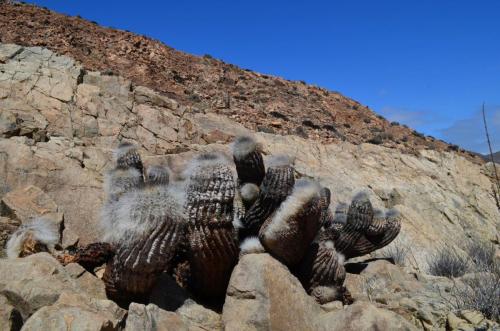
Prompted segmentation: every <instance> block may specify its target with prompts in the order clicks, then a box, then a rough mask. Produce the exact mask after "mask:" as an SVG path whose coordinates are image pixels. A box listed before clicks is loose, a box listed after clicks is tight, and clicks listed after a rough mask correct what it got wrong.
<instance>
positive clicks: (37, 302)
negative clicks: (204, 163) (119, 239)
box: [0, 3, 500, 330]
mask: <svg viewBox="0 0 500 331" xmlns="http://www.w3.org/2000/svg"><path fill="white" fill-rule="evenodd" d="M0 31H1V33H0V39H1V40H0V245H1V247H2V248H3V247H4V246H5V243H6V241H7V239H8V238H9V236H11V235H12V233H14V232H15V231H16V230H18V229H19V228H20V227H21V226H22V225H25V224H26V223H27V222H28V220H29V219H30V218H31V217H33V216H40V215H44V216H46V217H50V218H51V219H52V220H53V221H54V222H55V223H56V224H57V226H58V227H60V229H61V232H62V233H61V237H60V243H59V244H58V245H59V246H60V247H59V248H61V249H65V250H68V251H71V250H75V249H76V248H77V247H83V246H84V245H86V244H89V243H93V242H96V241H100V240H101V239H102V228H101V225H100V222H99V220H100V217H101V216H100V211H101V208H102V206H103V202H104V192H103V184H104V183H103V182H104V176H105V173H106V171H108V170H109V169H110V168H112V166H113V161H112V160H113V149H114V148H116V146H117V145H118V144H119V143H120V142H129V143H132V144H133V145H135V146H137V147H138V149H139V153H140V156H141V157H142V160H143V161H144V165H145V168H150V167H151V166H153V165H163V166H168V167H169V168H170V169H171V179H172V181H177V180H179V181H181V179H182V176H183V175H182V172H183V170H184V169H185V168H186V164H187V162H188V161H189V160H190V159H191V158H192V157H193V156H195V155H197V154H199V153H200V152H205V151H218V152H222V153H225V154H227V155H230V153H231V149H230V142H232V141H233V140H234V138H235V137H236V136H239V135H242V134H245V135H251V136H253V137H255V139H256V140H257V141H258V143H259V145H260V146H261V149H262V154H263V157H264V161H265V162H268V160H269V159H270V157H271V156H272V155H277V154H286V155H288V156H291V157H292V158H293V162H294V165H293V168H294V171H295V172H294V176H295V178H300V177H306V178H310V179H314V180H316V181H317V182H319V183H320V184H321V186H323V187H326V188H329V190H330V191H331V203H330V211H331V212H332V213H333V214H341V213H343V212H344V213H345V209H346V207H345V206H346V205H345V204H349V203H350V202H351V199H353V197H354V196H355V195H356V194H357V193H359V192H361V191H362V192H365V193H366V194H367V195H368V197H369V199H370V201H371V203H372V204H373V206H374V207H375V208H376V209H380V210H383V211H386V210H390V209H395V210H397V211H399V215H400V221H401V230H400V233H399V235H398V236H397V238H396V239H395V240H394V241H393V242H392V243H391V244H390V245H389V246H387V247H385V248H383V249H382V250H378V251H375V252H373V253H371V254H368V255H365V256H362V257H357V258H355V259H351V260H347V261H346V263H345V269H346V271H347V274H346V279H345V283H344V285H345V286H346V288H347V289H348V290H349V291H350V295H351V296H352V298H349V299H352V301H353V302H354V303H352V304H347V303H346V302H343V301H340V300H335V301H332V302H328V303H326V304H324V303H322V304H320V303H317V302H316V301H315V300H314V299H313V298H312V297H311V296H310V295H308V294H307V293H306V291H305V290H304V288H303V286H302V284H301V283H300V282H299V280H298V279H297V278H296V277H295V275H294V274H293V272H294V270H293V269H292V268H288V267H287V266H286V265H284V264H283V263H281V262H279V261H278V259H276V258H274V257H273V255H272V254H268V253H261V254H246V255H243V256H241V257H240V258H239V261H238V263H237V265H236V266H235V268H234V270H233V271H232V275H231V279H230V282H229V286H228V288H227V292H226V295H225V299H224V302H223V305H219V306H217V307H215V308H214V307H213V306H210V305H202V304H200V303H203V302H201V301H199V300H198V298H197V297H196V296H192V295H191V293H189V292H186V291H185V290H183V289H181V288H179V287H178V286H177V285H176V284H175V281H173V280H172V279H171V278H168V279H167V280H164V282H162V283H161V286H158V288H155V289H154V291H153V294H152V295H151V300H150V301H148V302H147V303H145V304H140V303H131V304H130V306H128V307H125V308H124V307H119V306H118V305H117V304H116V303H115V302H113V301H111V300H109V298H108V297H107V296H106V292H105V286H104V283H103V281H101V279H100V278H101V277H102V274H103V272H104V270H103V269H102V268H96V269H93V270H85V269H84V268H83V267H82V266H81V265H79V264H76V263H69V264H67V265H62V264H61V263H59V262H60V261H58V260H56V259H55V258H54V257H53V256H51V255H50V254H48V253H38V254H34V255H30V256H28V257H23V258H14V259H12V258H11V259H6V258H3V255H4V252H3V251H2V253H1V254H0V257H2V258H0V325H2V326H3V325H8V326H9V330H19V329H21V327H22V330H42V329H51V330H52V329H53V330H59V329H66V328H69V326H68V325H72V326H73V328H74V329H78V330H79V329H85V330H123V329H125V330H142V329H144V330H154V329H155V328H157V329H161V327H162V326H165V329H168V330H170V329H172V330H223V329H224V330H284V329H288V330H392V329H394V330H396V329H397V330H464V329H467V330H469V329H470V330H473V329H475V328H476V329H495V328H498V323H497V322H498V321H496V322H495V321H493V320H492V319H495V318H494V316H495V315H494V314H493V315H490V316H485V314H483V313H482V312H478V311H477V310H474V309H465V308H463V306H457V304H456V300H455V299H456V296H454V295H455V294H454V293H456V291H457V288H458V289H460V288H462V287H463V286H465V285H464V284H468V283H467V282H470V281H471V280H473V281H477V280H478V279H479V280H480V281H481V283H483V284H484V283H487V281H489V280H490V279H491V278H489V277H490V276H489V275H490V273H488V272H489V271H488V272H485V271H484V270H482V271H481V272H478V270H475V269H471V270H469V269H467V270H464V271H463V272H462V273H461V274H454V275H452V276H450V275H447V276H448V277H445V276H444V275H431V273H432V272H431V271H430V269H431V268H430V265H431V264H432V261H433V259H434V257H435V254H436V253H437V252H440V251H442V250H443V249H444V248H446V249H452V250H453V251H454V252H456V253H457V254H458V255H459V256H467V255H468V254H470V251H469V247H470V243H481V244H484V245H488V247H493V254H496V256H495V257H494V258H495V259H496V261H498V258H499V256H500V253H499V251H500V250H499V244H500V234H499V228H500V214H499V210H498V208H497V206H496V203H495V200H494V199H493V197H492V195H491V188H492V184H493V172H492V169H493V168H492V167H493V165H492V164H491V163H485V162H484V161H482V160H480V158H479V157H475V156H471V155H469V153H466V152H463V151H460V150H457V148H456V147H454V146H450V145H447V144H445V143H444V142H440V141H436V140H434V139H432V138H429V137H422V136H420V135H419V134H418V133H415V132H413V131H412V130H411V129H409V128H405V127H403V126H400V125H398V124H395V123H393V124H392V125H391V123H388V122H387V121H386V120H384V119H381V118H379V117H377V116H376V114H374V113H373V112H372V111H371V110H369V109H368V108H366V107H364V106H362V105H360V104H358V103H356V102H355V101H353V100H351V99H348V98H346V97H344V96H342V95H340V94H338V93H335V92H329V91H326V90H324V89H321V88H318V87H312V86H308V85H305V84H302V83H300V82H290V81H286V80H283V79H281V78H277V77H269V76H266V75H263V74H257V73H254V72H251V71H246V70H242V69H239V68H237V67H235V66H232V65H229V64H225V63H223V62H220V61H218V60H215V59H212V58H209V57H201V58H200V57H196V56H192V55H188V54H185V53H182V52H179V51H176V50H173V49H171V48H169V47H168V46H165V45H163V44H161V43H159V42H157V41H154V40H151V39H149V38H147V37H143V36H137V35H134V34H132V33H129V32H124V31H119V30H114V29H108V28H103V27H100V26H98V25H96V24H94V23H91V22H87V21H85V20H83V19H81V18H78V17H67V16H64V15H60V14H57V13H54V12H51V11H48V10H46V9H41V8H38V7H34V6H30V5H21V4H17V5H11V4H4V3H2V4H0ZM231 162H232V161H231ZM484 247H486V246H484ZM434 260H435V259H434ZM474 263H475V262H474ZM490 271H491V270H490ZM478 277H479V278H478ZM481 277H482V278H481ZM496 277H497V278H496V281H497V283H498V275H496ZM493 285H495V284H493ZM461 286H462V287H461ZM499 288H500V287H498V286H497V287H495V286H493V291H491V293H493V295H495V294H496V293H498V292H495V291H498V289H499ZM481 289H484V287H481ZM498 297H500V296H497V297H494V300H496V301H494V300H492V302H496V303H498ZM495 298H496V299H495ZM291 303H293V304H291ZM485 311H486V310H485ZM493 311H494V309H493ZM496 314H497V315H496V316H497V318H498V309H497V310H496ZM491 316H493V318H492V317H491ZM159 326H160V327H159Z"/></svg>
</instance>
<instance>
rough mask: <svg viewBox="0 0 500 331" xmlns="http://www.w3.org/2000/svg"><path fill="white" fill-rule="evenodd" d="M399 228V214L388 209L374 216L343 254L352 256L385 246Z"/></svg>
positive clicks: (393, 237)
mask: <svg viewBox="0 0 500 331" xmlns="http://www.w3.org/2000/svg"><path fill="white" fill-rule="evenodd" d="M400 230H401V218H400V214H399V213H398V212H397V211H395V210H390V211H388V212H387V213H386V214H385V215H382V216H381V217H375V218H374V219H373V222H372V223H371V224H370V226H369V228H368V229H367V230H366V232H365V233H364V234H363V235H361V236H360V237H359V239H358V240H357V241H356V243H355V244H353V245H352V246H351V247H349V248H348V249H346V250H345V255H346V257H347V258H353V257H357V256H362V255H365V254H369V253H371V252H373V251H375V250H377V249H380V248H382V247H384V246H387V245H389V244H390V243H391V242H392V241H393V240H394V239H395V238H396V237H397V235H398V234H399V231H400Z"/></svg>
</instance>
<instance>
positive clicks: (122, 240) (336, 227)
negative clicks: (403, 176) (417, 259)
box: [60, 136, 401, 306]
mask: <svg viewBox="0 0 500 331" xmlns="http://www.w3.org/2000/svg"><path fill="white" fill-rule="evenodd" d="M232 154H233V155H232V156H233V159H232V160H231V159H230V158H228V157H226V156H225V155H224V154H222V153H205V154H200V155H197V156H196V157H194V158H193V159H192V160H191V161H190V163H189V164H188V166H187V167H186V169H185V171H184V172H183V174H182V176H180V177H181V178H182V179H181V180H176V181H171V180H170V176H169V174H170V171H169V169H167V168H164V167H158V166H155V167H149V168H144V166H143V163H142V161H141V158H140V155H139V153H138V151H137V149H136V148H135V147H134V146H132V145H130V144H122V145H120V146H119V147H118V148H117V150H116V151H115V163H114V168H113V169H111V170H110V171H109V172H108V173H107V174H106V177H105V187H104V189H105V193H106V200H105V203H104V206H103V212H102V225H103V228H104V240H103V241H104V242H103V243H95V244H91V245H89V246H87V247H83V248H79V249H77V250H76V251H74V252H72V253H71V254H66V256H65V257H64V258H61V259H60V260H61V262H63V263H68V262H78V263H80V264H81V265H83V266H84V267H85V268H86V269H88V270H92V269H93V268H94V267H95V266H96V265H99V264H102V263H104V262H105V263H106V268H105V273H104V276H103V280H104V282H105V285H106V291H107V294H108V296H109V297H110V298H112V299H113V300H115V301H116V302H118V303H119V304H121V305H124V306H126V305H128V303H129V302H131V301H136V302H146V301H147V300H148V296H149V294H150V292H151V290H152V288H153V287H154V285H155V284H156V282H157V281H158V280H159V279H160V275H161V274H162V273H168V274H170V275H172V276H173V277H174V279H175V280H176V281H177V282H178V283H179V285H181V286H183V287H187V288H188V289H189V290H191V291H192V292H193V293H194V294H195V295H197V296H198V297H204V298H209V299H210V298H211V299H213V298H223V296H224V295H225V292H226V288H227V285H228V283H229V278H230V275H231V272H232V270H233V268H234V266H235V265H236V263H237V261H238V257H239V256H240V255H242V254H249V253H259V252H267V253H269V254H271V255H272V256H274V257H275V258H276V259H278V260H280V261H281V262H282V263H284V264H285V265H287V266H288V267H289V268H290V270H291V271H292V272H293V273H294V274H295V275H296V276H297V277H298V278H299V279H300V281H301V282H302V284H303V286H304V288H305V289H306V291H307V292H308V293H309V294H310V295H312V296H313V297H314V298H315V299H316V300H317V301H318V302H320V303H326V302H329V301H332V300H339V299H340V300H344V301H349V300H348V298H349V294H348V292H347V290H346V289H345V287H344V286H343V283H344V280H345V276H346V271H345V268H344V261H345V260H346V259H349V258H352V257H356V256H361V255H364V254H368V253H371V252H372V251H374V250H376V249H379V248H381V247H383V246H385V245H387V244H389V243H390V242H391V241H392V240H394V238H395V237H396V236H397V235H398V233H399V231H400V227H401V221H400V218H399V214H397V213H396V212H394V211H389V212H387V213H380V212H375V211H374V209H373V207H372V205H371V203H370V201H369V199H368V196H367V195H366V194H358V195H356V196H355V197H354V198H353V200H352V202H351V204H350V205H349V206H348V208H347V210H346V212H345V213H344V212H342V213H339V214H338V215H337V213H336V214H335V215H334V214H333V213H332V212H331V210H330V199H331V192H330V190H329V189H328V188H326V187H322V186H321V185H320V184H319V183H318V182H317V181H315V180H312V179H307V178H297V179H296V178H295V175H296V174H295V170H294V167H293V162H292V160H291V159H290V158H289V157H287V156H284V155H282V156H271V157H269V158H267V162H264V157H263V155H262V152H261V150H260V147H259V145H258V144H257V143H256V141H255V140H254V138H252V137H249V136H243V137H238V138H237V139H236V140H235V141H234V143H233V145H232ZM339 215H340V216H342V217H337V216H339Z"/></svg>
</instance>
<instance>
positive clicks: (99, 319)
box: [22, 292, 146, 331]
mask: <svg viewBox="0 0 500 331" xmlns="http://www.w3.org/2000/svg"><path fill="white" fill-rule="evenodd" d="M126 315H127V312H126V311H125V310H123V309H121V308H120V307H118V305H117V304H116V303H114V302H113V301H110V300H102V299H93V298H89V297H87V296H83V295H79V294H76V293H70V292H63V293H62V294H61V295H60V297H59V299H58V300H57V301H56V302H55V303H54V304H53V305H50V306H46V307H43V308H41V309H40V310H38V311H37V312H36V313H35V314H33V316H31V317H30V318H29V319H28V320H27V321H26V323H25V324H24V325H23V328H22V330H24V331H28V330H29V331H31V330H33V331H35V330H89V331H94V330H95V331H101V330H102V331H104V330H106V331H107V330H120V329H121V328H122V326H123V322H124V319H125V316H126ZM136 330H140V329H136ZM144 330H146V329H144Z"/></svg>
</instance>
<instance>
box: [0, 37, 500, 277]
mask: <svg viewBox="0 0 500 331" xmlns="http://www.w3.org/2000/svg"><path fill="white" fill-rule="evenodd" d="M0 53H1V54H4V58H5V61H4V63H0V69H2V71H3V72H2V74H1V78H2V79H0V93H2V98H0V109H1V111H2V114H7V113H9V114H11V115H9V116H10V117H9V116H7V115H2V116H3V117H2V118H6V119H7V120H6V121H7V122H8V121H9V120H8V118H11V117H12V116H13V117H14V118H16V121H15V122H16V126H17V129H16V130H14V131H13V132H14V133H13V134H6V133H4V134H3V137H4V138H3V139H0V169H2V174H3V175H0V187H1V188H3V189H1V190H0V192H2V190H3V191H4V192H6V191H11V190H15V189H18V188H24V187H26V186H28V185H36V186H38V187H39V188H40V189H42V190H43V191H44V192H46V193H47V194H48V196H50V197H51V198H52V199H53V200H54V202H55V203H56V204H57V205H58V206H59V208H60V211H61V212H64V213H65V215H66V217H65V226H66V229H67V230H68V231H70V232H72V233H73V234H76V235H77V236H79V237H80V240H81V243H82V244H84V243H88V242H91V241H95V240H97V239H98V238H99V227H98V226H97V220H98V218H99V209H100V206H101V203H102V198H103V197H102V189H101V187H102V175H103V172H104V171H105V169H106V166H107V164H108V162H109V159H110V151H111V149H112V148H113V147H115V146H116V144H117V143H118V141H120V140H128V141H131V142H134V143H136V144H138V145H139V146H141V149H142V153H143V156H144V159H145V161H146V163H148V162H149V163H161V162H164V163H167V164H169V165H172V166H173V167H174V168H175V167H177V168H178V169H182V165H183V164H184V162H185V161H186V159H187V157H185V156H181V155H179V157H177V156H172V155H170V156H162V155H165V154H171V153H178V152H183V151H189V150H191V151H200V150H214V149H215V150H222V151H226V152H227V151H228V149H227V147H226V146H220V145H219V144H218V143H227V142H228V140H230V139H231V138H232V137H234V136H235V135H238V134H242V133H249V131H248V130H247V129H245V128H244V127H243V126H241V125H240V124H238V123H236V122H233V121H232V120H230V119H228V118H226V117H223V116H219V115H216V114H213V113H202V112H199V111H197V110H196V109H194V108H192V107H189V106H188V107H186V106H183V105H181V104H179V103H177V102H176V101H174V100H171V99H169V98H167V97H165V96H164V95H162V94H160V93H157V92H155V91H153V90H151V89H148V88H145V87H139V86H138V87H136V86H133V85H132V84H131V83H130V81H127V80H125V79H123V78H121V77H119V76H107V75H102V74H100V73H98V72H85V71H83V70H82V68H81V66H80V65H79V64H77V63H75V62H74V61H73V60H71V59H69V58H67V57H65V56H59V55H56V54H54V53H52V52H50V51H48V50H46V49H43V48H39V47H32V48H29V47H27V48H23V47H17V46H15V45H6V44H1V45H0ZM49 78H50V79H49ZM7 126H8V125H7ZM11 131H12V130H11ZM9 132H10V131H9ZM35 133H36V134H35ZM42 133H43V137H42V136H40V135H42ZM9 137H10V138H9ZM257 139H258V141H259V142H260V143H262V145H263V148H264V154H267V155H268V154H276V153H286V154H289V155H291V156H293V157H295V159H296V164H295V168H296V169H297V171H298V172H299V173H300V174H303V175H306V176H312V177H315V178H317V179H319V180H320V181H321V184H322V185H324V186H327V187H328V188H329V189H330V190H331V191H332V208H335V207H336V205H337V204H339V203H340V202H347V201H350V198H352V196H353V195H354V193H355V191H357V190H361V189H365V190H367V191H368V192H369V194H370V200H371V201H372V202H373V203H374V205H375V207H377V208H380V207H383V208H390V207H395V208H396V209H399V210H400V211H401V213H402V216H403V228H402V230H401V235H400V237H401V240H402V241H403V242H404V243H405V244H406V245H407V246H408V247H410V248H411V249H412V251H413V254H414V255H415V258H416V261H417V263H418V264H419V265H420V267H421V268H423V267H424V265H425V263H426V261H425V256H426V255H428V253H429V252H431V251H432V250H434V249H435V248H436V246H437V245H438V243H439V241H440V239H441V238H443V236H445V235H446V234H449V233H453V236H451V238H450V239H451V240H453V241H454V242H455V243H457V244H458V243H462V242H463V241H464V240H465V239H466V238H467V237H468V236H470V235H474V236H479V237H481V238H483V239H485V240H497V236H498V230H497V227H498V223H497V222H498V219H499V217H500V215H499V214H498V210H497V209H496V206H495V202H494V200H493V199H492V197H491V195H490V194H489V192H490V189H491V180H490V177H488V172H487V170H486V169H483V168H482V167H481V166H479V165H477V164H475V163H472V162H470V161H468V160H467V159H465V158H463V157H461V156H458V155H456V154H453V153H447V152H438V151H430V150H426V151H421V152H420V154H419V155H410V154H404V153H401V152H399V151H397V150H395V149H389V148H385V147H381V146H376V145H372V144H361V145H352V144H350V143H347V142H343V143H338V144H329V145H324V144H321V143H319V142H315V141H308V140H305V139H302V138H299V137H297V136H277V135H273V134H265V133H258V134H257ZM207 144H208V145H207ZM204 145H207V146H206V147H205V146H204ZM177 158H179V159H180V160H181V162H180V165H179V162H178V161H176V159H177ZM0 194H1V193H0Z"/></svg>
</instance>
